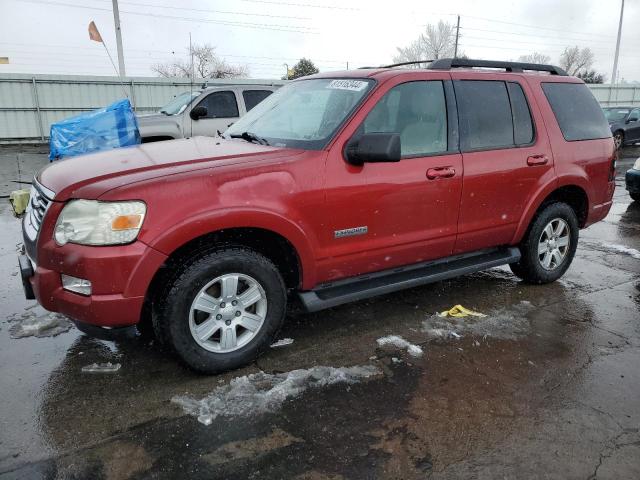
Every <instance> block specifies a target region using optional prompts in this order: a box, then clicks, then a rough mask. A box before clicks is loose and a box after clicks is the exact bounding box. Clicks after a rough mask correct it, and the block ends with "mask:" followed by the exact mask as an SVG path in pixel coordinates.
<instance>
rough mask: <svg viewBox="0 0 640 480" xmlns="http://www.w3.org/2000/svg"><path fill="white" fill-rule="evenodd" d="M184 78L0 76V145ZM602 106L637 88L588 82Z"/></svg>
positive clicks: (151, 95)
mask: <svg viewBox="0 0 640 480" xmlns="http://www.w3.org/2000/svg"><path fill="white" fill-rule="evenodd" d="M207 82H208V83H207V84H208V85H209V86H215V85H230V84H276V85H282V84H283V83H285V82H283V81H282V80H269V79H225V80H208V81H207ZM202 84H203V80H200V81H197V82H194V84H193V85H192V84H191V83H190V82H189V80H188V79H176V78H147V77H135V78H127V79H126V81H125V82H124V84H122V83H121V82H120V81H119V79H118V78H117V77H93V76H75V75H24V74H5V75H3V76H0V143H11V142H19V141H38V140H44V139H46V138H48V137H49V130H50V126H51V123H52V122H56V121H58V120H62V119H63V118H67V117H70V116H73V115H76V114H78V113H81V112H83V111H87V110H93V109H95V108H100V107H104V106H106V105H108V104H110V103H112V102H114V101H116V100H119V99H121V98H124V97H125V95H126V96H129V98H130V99H131V103H132V104H133V105H134V108H135V109H136V111H137V112H139V113H145V112H151V111H155V110H159V109H160V107H162V106H163V105H165V104H166V103H167V102H169V101H170V100H171V98H173V97H174V96H175V95H177V94H179V93H182V92H187V91H190V90H191V89H193V90H198V89H200V88H201V87H202ZM589 87H590V88H591V89H592V91H593V93H594V95H595V97H596V98H597V99H598V101H599V102H600V103H601V104H602V105H603V106H607V105H621V104H633V105H640V86H638V87H634V86H628V85H624V86H622V85H617V86H613V87H612V86H611V85H589Z"/></svg>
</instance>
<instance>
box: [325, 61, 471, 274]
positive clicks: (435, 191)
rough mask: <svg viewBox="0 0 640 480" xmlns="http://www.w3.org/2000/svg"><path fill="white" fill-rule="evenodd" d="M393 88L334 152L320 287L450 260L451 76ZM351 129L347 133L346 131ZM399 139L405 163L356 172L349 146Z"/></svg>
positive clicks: (454, 196)
mask: <svg viewBox="0 0 640 480" xmlns="http://www.w3.org/2000/svg"><path fill="white" fill-rule="evenodd" d="M413 77H414V78H415V80H414V81H404V82H402V83H401V80H400V79H402V80H408V79H409V78H411V77H409V76H408V75H403V76H402V77H400V79H394V80H393V81H390V82H389V83H390V84H391V85H390V86H389V88H387V89H385V90H384V91H382V90H381V91H378V92H377V93H376V94H374V95H373V97H372V99H370V101H368V102H367V106H365V108H366V110H367V113H366V116H365V117H364V119H363V120H354V122H352V124H353V123H355V124H356V126H357V128H356V130H355V131H354V132H353V133H346V134H345V135H344V136H343V137H342V138H341V139H340V140H339V142H338V143H337V145H334V147H333V148H331V151H330V154H329V158H328V161H327V180H326V182H327V207H328V208H327V212H328V215H327V227H328V228H327V231H326V236H325V238H324V241H323V251H322V256H323V257H324V259H323V260H322V261H321V262H319V263H320V266H321V269H320V272H319V274H320V275H319V276H320V277H321V278H322V279H323V280H331V279H334V278H340V277H348V276H353V275H359V274H363V273H367V272H372V271H378V270H385V269H389V268H393V267H396V266H400V265H408V264H413V263H417V262H421V261H427V260H430V259H435V258H440V257H445V256H448V255H450V254H451V252H452V250H453V246H454V243H455V236H456V228H457V219H458V207H459V203H460V194H461V190H462V174H463V172H462V157H461V155H460V153H459V152H458V144H457V121H456V118H455V103H453V87H452V86H451V81H450V76H449V74H448V73H435V72H434V73H433V74H430V75H429V76H428V77H427V78H425V77H426V76H424V75H423V76H420V75H415V76H413ZM350 127H351V125H350ZM375 132H384V133H398V134H399V135H400V141H401V149H402V159H401V160H400V161H399V162H391V163H365V164H364V165H363V166H354V165H350V164H349V163H347V162H346V161H345V159H344V147H345V145H346V143H348V142H349V140H351V139H353V138H354V137H357V136H358V135H362V134H364V133H375Z"/></svg>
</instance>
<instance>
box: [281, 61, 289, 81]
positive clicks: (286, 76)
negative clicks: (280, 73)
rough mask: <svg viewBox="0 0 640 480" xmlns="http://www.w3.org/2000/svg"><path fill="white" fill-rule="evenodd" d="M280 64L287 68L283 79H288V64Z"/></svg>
mask: <svg viewBox="0 0 640 480" xmlns="http://www.w3.org/2000/svg"><path fill="white" fill-rule="evenodd" d="M282 65H283V66H284V68H286V69H287V73H286V75H285V76H284V79H285V80H289V64H288V63H283V64H282Z"/></svg>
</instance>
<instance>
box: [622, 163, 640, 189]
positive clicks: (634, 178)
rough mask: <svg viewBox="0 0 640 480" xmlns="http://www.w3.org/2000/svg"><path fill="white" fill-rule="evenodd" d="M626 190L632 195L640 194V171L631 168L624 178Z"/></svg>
mask: <svg viewBox="0 0 640 480" xmlns="http://www.w3.org/2000/svg"><path fill="white" fill-rule="evenodd" d="M624 181H625V184H626V188H627V190H628V191H629V192H631V193H640V170H635V169H633V168H630V169H629V170H627V173H626V174H625V176H624Z"/></svg>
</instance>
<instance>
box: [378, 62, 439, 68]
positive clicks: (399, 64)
mask: <svg viewBox="0 0 640 480" xmlns="http://www.w3.org/2000/svg"><path fill="white" fill-rule="evenodd" d="M434 61H435V60H413V61H411V62H401V63H392V64H391V65H384V66H382V67H380V68H392V67H402V66H404V65H418V64H420V63H431V62H434Z"/></svg>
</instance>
